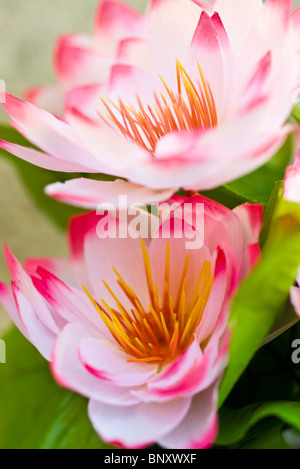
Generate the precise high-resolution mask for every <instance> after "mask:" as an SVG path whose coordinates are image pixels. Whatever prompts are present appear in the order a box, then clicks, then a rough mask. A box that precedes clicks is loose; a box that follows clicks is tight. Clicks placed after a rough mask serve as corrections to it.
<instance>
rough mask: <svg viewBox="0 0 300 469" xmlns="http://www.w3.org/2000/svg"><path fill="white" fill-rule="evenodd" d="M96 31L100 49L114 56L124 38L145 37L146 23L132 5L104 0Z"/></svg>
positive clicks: (98, 13) (97, 19)
mask: <svg viewBox="0 0 300 469" xmlns="http://www.w3.org/2000/svg"><path fill="white" fill-rule="evenodd" d="M95 29H96V40H97V43H98V47H99V49H100V50H101V51H103V52H106V53H108V54H114V53H115V51H116V48H117V44H118V42H119V41H120V40H122V39H123V38H125V37H132V38H133V37H137V38H138V37H144V36H145V34H146V21H145V18H144V17H143V16H142V15H140V14H139V13H138V12H137V11H135V10H134V9H133V8H132V7H131V6H130V5H127V4H124V3H120V2H118V1H115V0H103V1H102V2H101V4H100V7H99V10H98V12H97V16H96V24H95Z"/></svg>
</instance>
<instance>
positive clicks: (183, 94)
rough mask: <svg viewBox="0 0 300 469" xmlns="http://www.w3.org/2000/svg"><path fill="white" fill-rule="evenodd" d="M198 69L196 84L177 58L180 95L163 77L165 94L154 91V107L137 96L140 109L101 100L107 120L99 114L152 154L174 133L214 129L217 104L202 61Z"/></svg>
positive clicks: (110, 124)
mask: <svg viewBox="0 0 300 469" xmlns="http://www.w3.org/2000/svg"><path fill="white" fill-rule="evenodd" d="M197 68H198V72H199V78H200V80H198V81H196V83H194V82H193V80H192V78H191V77H190V76H189V75H188V73H187V71H186V70H185V68H184V67H183V66H182V64H181V63H180V61H179V60H178V59H177V60H176V76H177V90H176V92H174V91H173V90H171V89H170V88H169V87H168V85H167V83H166V81H165V80H164V79H163V77H162V76H160V75H159V79H160V80H161V82H162V84H163V87H164V89H165V95H164V94H163V93H160V95H158V94H157V93H156V92H155V91H154V92H153V98H154V102H155V104H154V105H153V106H151V105H150V104H149V103H148V104H146V105H145V106H144V105H143V103H142V100H141V98H140V96H139V95H138V94H137V93H136V101H137V109H135V107H134V106H132V105H131V104H130V103H127V104H125V103H124V102H123V101H122V99H121V98H120V97H119V98H118V105H116V104H115V103H114V102H112V101H111V100H109V99H108V100H105V99H103V98H101V101H102V103H103V105H104V107H105V109H106V111H107V114H106V117H103V116H102V115H101V114H99V115H100V117H101V118H102V119H103V120H104V121H105V122H106V124H107V125H109V126H110V127H112V128H115V130H117V131H119V132H121V134H122V135H123V136H124V137H126V138H127V139H129V140H132V141H134V142H135V143H137V144H139V145H140V146H142V147H143V148H145V149H146V150H148V151H150V152H152V153H153V152H154V151H155V147H156V144H157V141H158V140H159V139H161V138H162V137H163V136H164V135H166V134H168V133H170V132H175V131H178V130H181V131H190V130H193V129H211V128H213V127H215V126H216V125H218V116H217V111H216V105H215V101H214V97H213V94H212V91H211V88H210V86H209V83H208V82H207V81H206V79H205V77H204V74H203V71H202V68H201V66H200V64H199V62H198V61H197Z"/></svg>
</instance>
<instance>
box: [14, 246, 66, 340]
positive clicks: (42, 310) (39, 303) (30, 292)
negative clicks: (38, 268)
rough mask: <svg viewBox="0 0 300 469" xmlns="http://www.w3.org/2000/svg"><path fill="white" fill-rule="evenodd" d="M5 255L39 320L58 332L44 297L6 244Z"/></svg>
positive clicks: (19, 287)
mask: <svg viewBox="0 0 300 469" xmlns="http://www.w3.org/2000/svg"><path fill="white" fill-rule="evenodd" d="M5 257H6V263H7V266H8V268H9V271H10V273H11V276H12V278H13V280H14V282H15V283H16V284H17V286H18V289H20V290H21V293H22V295H25V296H26V298H27V300H28V302H29V303H30V305H31V307H32V309H33V310H34V312H35V314H36V315H37V318H38V320H39V321H40V322H41V323H42V324H43V325H44V326H45V327H47V328H48V329H49V330H50V331H52V332H53V333H54V334H57V333H58V332H59V330H58V327H57V326H56V324H55V322H54V320H53V318H52V316H51V314H50V311H49V309H48V308H47V306H46V304H45V302H44V300H43V298H42V297H41V295H40V294H39V293H38V292H37V290H36V289H35V287H34V285H33V283H32V280H31V278H30V277H29V275H28V274H27V273H26V272H25V270H24V269H23V267H22V266H21V264H20V263H19V262H18V261H17V259H16V258H15V257H14V256H13V254H12V253H11V251H10V250H9V248H8V247H7V246H5Z"/></svg>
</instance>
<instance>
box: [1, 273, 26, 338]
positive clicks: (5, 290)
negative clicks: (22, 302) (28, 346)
mask: <svg viewBox="0 0 300 469" xmlns="http://www.w3.org/2000/svg"><path fill="white" fill-rule="evenodd" d="M0 302H1V303H2V305H3V307H4V308H5V310H6V311H7V313H8V314H9V316H10V317H11V319H12V321H13V322H14V323H15V325H16V326H17V328H18V329H19V330H20V331H21V332H22V334H23V335H24V336H25V337H26V338H27V339H28V340H29V337H28V331H27V330H26V328H25V327H24V324H23V323H22V321H21V318H20V316H19V312H18V308H17V305H16V301H15V298H14V295H13V291H12V288H11V287H9V286H8V285H5V284H4V283H2V282H0Z"/></svg>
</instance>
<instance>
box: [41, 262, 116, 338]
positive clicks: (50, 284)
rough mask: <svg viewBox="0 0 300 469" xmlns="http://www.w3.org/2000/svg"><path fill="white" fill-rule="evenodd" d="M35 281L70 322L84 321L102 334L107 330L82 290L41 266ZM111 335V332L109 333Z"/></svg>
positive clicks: (48, 300) (49, 301)
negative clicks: (67, 283) (72, 286)
mask: <svg viewBox="0 0 300 469" xmlns="http://www.w3.org/2000/svg"><path fill="white" fill-rule="evenodd" d="M37 275H39V276H40V278H39V277H33V283H34V285H35V287H36V288H37V290H38V291H39V292H40V294H41V295H42V296H43V297H44V298H45V300H46V301H47V302H48V303H49V304H50V305H51V306H52V307H53V308H54V309H55V311H57V312H58V313H59V314H60V315H61V316H62V317H63V318H64V319H66V321H68V322H82V323H83V324H85V325H87V326H88V327H90V328H94V329H95V330H96V331H98V332H99V333H100V334H102V333H105V332H107V331H106V327H105V326H104V324H103V321H102V320H101V318H100V317H99V315H98V313H97V311H96V309H95V308H94V307H93V305H92V304H91V302H90V300H89V299H88V298H87V296H86V294H85V293H84V291H83V290H82V287H81V290H77V289H75V288H71V287H69V286H68V285H66V284H65V283H64V282H63V281H62V280H60V279H59V278H57V277H55V276H54V275H53V274H51V273H50V272H48V271H47V270H45V269H43V268H42V267H39V268H38V269H37ZM107 335H108V336H110V335H109V334H107Z"/></svg>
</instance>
